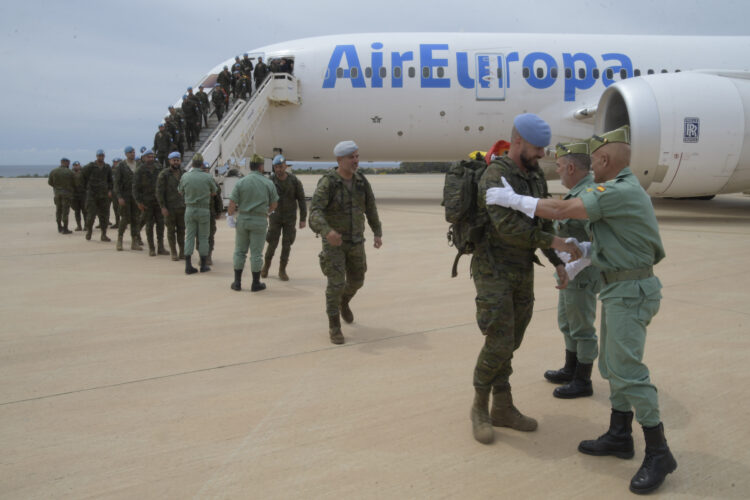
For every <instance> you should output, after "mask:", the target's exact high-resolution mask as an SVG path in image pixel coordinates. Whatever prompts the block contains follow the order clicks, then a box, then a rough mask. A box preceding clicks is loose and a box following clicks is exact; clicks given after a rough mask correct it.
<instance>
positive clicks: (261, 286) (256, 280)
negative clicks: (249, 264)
mask: <svg viewBox="0 0 750 500" xmlns="http://www.w3.org/2000/svg"><path fill="white" fill-rule="evenodd" d="M265 289H266V284H265V283H261V282H260V271H253V284H252V285H250V291H251V292H260V291H261V290H265Z"/></svg>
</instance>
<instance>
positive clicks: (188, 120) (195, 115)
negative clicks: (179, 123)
mask: <svg viewBox="0 0 750 500" xmlns="http://www.w3.org/2000/svg"><path fill="white" fill-rule="evenodd" d="M197 108H198V104H197V103H196V102H195V97H194V96H188V95H187V94H185V95H183V96H182V116H183V117H184V118H185V140H186V141H187V149H188V150H192V149H193V148H195V141H196V140H197V139H198V128H197V127H196V121H197V120H198V119H199V115H200V111H199V110H198V109H197ZM180 156H182V154H180Z"/></svg>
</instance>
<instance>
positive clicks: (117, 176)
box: [112, 159, 141, 250]
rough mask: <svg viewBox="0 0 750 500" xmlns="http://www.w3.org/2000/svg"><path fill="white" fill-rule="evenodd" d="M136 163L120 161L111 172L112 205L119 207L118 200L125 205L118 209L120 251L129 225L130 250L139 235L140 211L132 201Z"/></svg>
mask: <svg viewBox="0 0 750 500" xmlns="http://www.w3.org/2000/svg"><path fill="white" fill-rule="evenodd" d="M135 170H136V162H135V160H133V163H132V164H129V163H128V160H127V159H125V160H122V161H121V162H120V163H118V164H117V166H116V167H115V168H114V170H113V172H112V178H113V186H112V192H113V194H114V204H115V205H118V206H119V201H120V199H122V200H124V202H125V205H123V206H121V207H120V223H119V224H118V226H117V245H118V250H119V249H122V237H123V235H124V234H125V230H126V229H127V227H128V225H130V239H131V243H132V245H131V248H133V249H134V250H135V248H134V247H136V246H137V243H136V242H137V241H138V235H139V233H140V225H141V222H140V213H141V212H140V210H138V206H137V205H136V203H135V200H133V178H134V177H135Z"/></svg>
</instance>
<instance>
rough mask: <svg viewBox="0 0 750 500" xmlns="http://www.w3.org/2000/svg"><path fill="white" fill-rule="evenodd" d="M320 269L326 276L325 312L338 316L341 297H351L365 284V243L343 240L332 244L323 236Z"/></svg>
mask: <svg viewBox="0 0 750 500" xmlns="http://www.w3.org/2000/svg"><path fill="white" fill-rule="evenodd" d="M319 258H320V269H321V270H322V271H323V274H325V275H326V277H327V278H328V286H327V287H326V314H328V316H338V314H339V306H340V305H341V298H342V297H347V298H349V299H350V298H352V297H353V296H354V294H355V293H357V290H359V289H360V288H362V285H364V284H365V272H367V259H366V257H365V244H364V242H363V241H361V242H359V243H351V242H348V241H345V242H343V243H342V244H341V245H340V246H337V247H335V246H332V245H330V244H329V243H328V241H326V239H325V238H323V251H322V252H320V255H319Z"/></svg>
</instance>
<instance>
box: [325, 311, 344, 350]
mask: <svg viewBox="0 0 750 500" xmlns="http://www.w3.org/2000/svg"><path fill="white" fill-rule="evenodd" d="M328 336H329V337H330V338H331V344H343V343H344V334H343V333H341V321H340V320H339V315H338V314H337V315H335V316H328Z"/></svg>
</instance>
